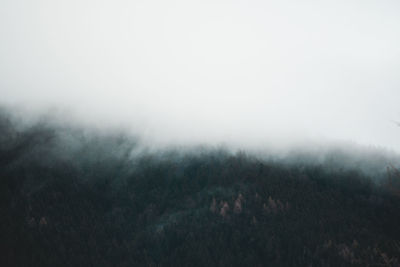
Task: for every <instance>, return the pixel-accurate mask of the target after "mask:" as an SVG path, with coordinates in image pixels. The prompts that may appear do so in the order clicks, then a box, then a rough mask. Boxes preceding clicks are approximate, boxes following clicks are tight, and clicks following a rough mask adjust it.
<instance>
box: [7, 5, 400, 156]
mask: <svg viewBox="0 0 400 267" xmlns="http://www.w3.org/2000/svg"><path fill="white" fill-rule="evenodd" d="M399 14H400V2H399V1H397V0H393V1H391V0H379V1H378V0H377V1H370V0H362V1H361V0H354V1H351V0H350V1H349V0H346V1H344V0H335V1H311V0H304V1H298V0H297V1H295V0H279V1H275V0H274V1H273V0H270V1H268V0H263V1H261V0H245V1H244V0H243V1H242V0H231V1H227V0H226V1H225V0H202V1H189V0H171V1H166V0H146V1H144V0H143V1H135V0H129V1H128V0H112V1H111V0H107V1H104V0H103V1H101V0H68V1H61V0H35V1H32V0H2V1H1V2H0V104H2V105H9V106H18V107H23V108H25V109H27V110H30V111H32V112H42V111H49V110H50V111H54V110H57V111H58V112H61V113H66V114H67V113H68V114H74V117H76V118H78V119H80V120H84V121H91V122H95V123H97V124H98V125H117V124H124V125H128V126H129V127H131V128H132V129H133V131H136V132H137V133H138V134H140V135H142V136H144V137H145V138H147V139H148V140H151V141H154V142H159V143H171V144H172V143H175V144H185V143H203V144H204V143H205V144H207V143H209V144H217V143H221V142H228V143H229V142H232V143H237V144H241V145H244V146H246V145H249V146H262V145H265V144H275V145H288V144H294V143H297V142H313V141H315V140H323V141H322V142H337V141H343V142H354V143H357V144H361V145H366V146H376V147H383V148H388V149H393V150H396V151H398V152H400V138H399V137H400V127H397V126H396V125H395V124H394V123H393V122H392V120H394V121H396V120H397V121H400V105H399V104H400V103H399V102H400V75H399V74H400V16H399Z"/></svg>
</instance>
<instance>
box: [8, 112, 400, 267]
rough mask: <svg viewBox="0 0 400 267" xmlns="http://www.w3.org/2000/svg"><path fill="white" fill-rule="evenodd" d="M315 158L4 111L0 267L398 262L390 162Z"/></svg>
mask: <svg viewBox="0 0 400 267" xmlns="http://www.w3.org/2000/svg"><path fill="white" fill-rule="evenodd" d="M299 157H300V158H301V155H296V158H299ZM304 157H305V156H304ZM336 157H338V156H336ZM340 157H345V155H341V156H340ZM315 158H316V157H315ZM331 158H334V157H333V156H332V157H331ZM310 159H313V157H310ZM310 159H308V160H297V161H294V163H291V164H289V163H288V162H287V161H285V160H282V161H280V160H274V159H271V158H269V159H267V158H262V157H258V156H255V155H252V154H251V153H245V152H243V151H241V152H232V151H228V150H224V149H212V148H210V149H205V148H202V149H197V150H196V149H191V150H190V149H188V150H184V151H180V150H178V149H163V150H158V151H155V150H146V149H145V148H143V147H141V146H140V142H139V141H138V139H136V138H131V137H128V136H127V135H124V134H122V133H115V132H114V133H99V132H96V131H91V130H85V129H80V128H79V127H70V126H62V125H61V124H58V125H52V124H47V123H45V122H43V121H42V122H40V121H39V122H36V123H31V124H23V123H20V122H18V118H15V117H13V116H10V114H8V113H7V112H4V111H2V112H1V115H0V183H1V184H0V199H1V200H0V251H1V253H0V266H29V267H33V266H96V267H97V266H349V265H352V266H400V227H399V225H400V197H399V194H397V191H396V188H400V186H398V185H397V184H396V182H397V180H396V177H397V176H396V175H397V174H396V168H395V167H390V168H389V169H388V175H387V176H382V177H380V178H379V179H378V178H376V177H375V176H374V175H368V173H366V172H365V171H362V170H360V169H357V168H354V169H352V168H351V166H350V167H348V166H347V167H346V168H340V167H338V166H337V165H335V168H332V166H328V163H324V162H322V163H321V162H318V163H316V164H312V160H310ZM380 159H381V161H383V162H384V161H385V158H380ZM365 162H366V161H365ZM365 162H364V163H365ZM399 163H400V162H399ZM364 165H368V162H366V163H365V164H364ZM387 165H388V166H390V163H389V162H387ZM379 171H380V170H379ZM385 177H386V178H385ZM389 178H390V179H389Z"/></svg>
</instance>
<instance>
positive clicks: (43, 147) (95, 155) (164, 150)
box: [0, 108, 400, 181]
mask: <svg viewBox="0 0 400 267" xmlns="http://www.w3.org/2000/svg"><path fill="white" fill-rule="evenodd" d="M0 132H1V136H0V152H1V155H0V164H1V165H2V166H6V165H9V164H17V165H18V163H17V162H19V161H24V160H29V161H39V162H40V165H46V164H47V165H49V166H51V165H54V164H68V165H70V166H71V167H72V166H74V167H75V168H78V169H79V168H81V169H82V168H87V166H89V165H93V166H92V167H94V166H100V165H101V164H102V163H107V164H115V167H116V168H117V169H118V166H120V167H121V169H123V168H125V169H129V168H132V167H134V166H135V165H137V164H139V162H143V160H150V161H153V162H171V163H174V164H179V163H180V162H182V161H184V160H185V159H188V158H192V159H193V158H208V160H217V161H218V160H221V159H226V158H229V157H244V158H247V159H248V160H250V161H258V162H269V163H274V164H280V165H283V166H287V167H289V168H290V167H298V168H302V167H305V166H322V167H323V168H324V169H325V170H326V171H328V172H338V171H346V170H347V171H353V170H354V171H360V172H362V173H363V174H364V175H366V176H368V177H370V178H372V179H373V180H375V181H379V180H381V179H382V178H386V176H387V168H388V167H390V166H391V167H393V168H394V169H395V168H398V166H399V165H400V155H398V154H396V153H395V152H391V151H387V150H383V149H379V148H374V147H364V146H360V145H355V144H351V143H350V144H349V143H337V144H326V145H325V146H314V145H313V144H310V145H309V146H307V144H303V145H302V146H298V147H293V148H291V149H287V150H282V151H277V150H274V149H271V150H268V149H264V148H263V149H262V150H254V149H247V148H237V147H234V146H229V145H226V144H224V145H220V146H212V145H208V144H196V143H194V144H192V145H185V146H177V145H170V146H157V145H152V144H151V143H149V142H144V141H143V138H142V136H140V135H134V134H131V133H130V132H128V131H127V130H125V129H115V128H111V129H110V128H108V129H106V128H101V127H90V126H88V125H85V124H77V123H76V122H73V121H71V120H66V119H63V118H58V117H56V116H52V115H51V114H47V115H46V116H42V117H36V119H33V118H30V119H26V118H23V113H16V112H13V111H12V110H9V109H7V108H1V109H0ZM128 166H129V167H128ZM100 167H101V166H100Z"/></svg>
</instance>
